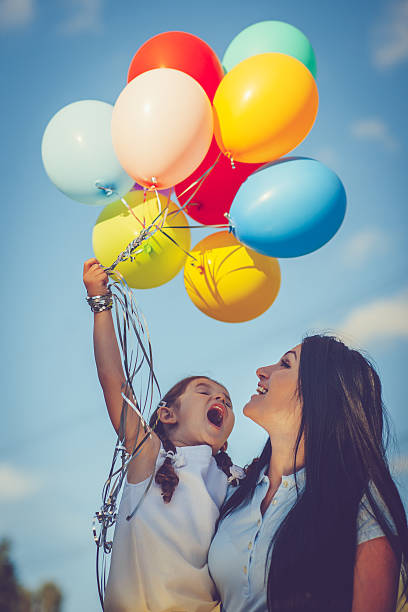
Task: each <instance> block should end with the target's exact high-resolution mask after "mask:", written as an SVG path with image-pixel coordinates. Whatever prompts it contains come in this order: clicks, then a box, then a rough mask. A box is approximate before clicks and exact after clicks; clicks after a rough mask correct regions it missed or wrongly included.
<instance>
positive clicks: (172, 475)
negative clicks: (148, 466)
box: [154, 430, 179, 504]
mask: <svg viewBox="0 0 408 612" xmlns="http://www.w3.org/2000/svg"><path fill="white" fill-rule="evenodd" d="M156 432H157V433H159V432H158V431H157V430H156ZM159 438H160V439H161V441H162V444H163V448H164V450H165V451H166V452H167V453H169V452H171V453H173V455H175V454H176V452H177V449H176V447H175V446H174V444H173V442H171V440H169V439H168V438H162V437H161V436H160V434H159ZM154 480H155V482H156V483H157V484H158V485H159V486H160V487H161V494H162V497H163V501H164V503H165V504H168V503H169V501H170V500H171V498H172V497H173V493H174V489H175V488H176V487H177V485H178V483H179V477H178V476H177V474H176V472H175V470H174V467H173V463H172V457H171V456H169V457H166V458H165V460H164V462H163V465H162V466H161V467H160V468H159V469H158V470H157V472H156V477H155V479H154Z"/></svg>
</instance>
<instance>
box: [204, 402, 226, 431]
mask: <svg viewBox="0 0 408 612" xmlns="http://www.w3.org/2000/svg"><path fill="white" fill-rule="evenodd" d="M207 419H208V420H209V421H210V423H211V424H212V425H215V427H218V429H219V428H220V427H222V423H223V421H224V409H223V408H222V407H221V406H218V405H215V406H211V408H210V409H209V411H208V412H207Z"/></svg>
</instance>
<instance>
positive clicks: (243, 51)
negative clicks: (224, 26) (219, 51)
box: [222, 21, 317, 78]
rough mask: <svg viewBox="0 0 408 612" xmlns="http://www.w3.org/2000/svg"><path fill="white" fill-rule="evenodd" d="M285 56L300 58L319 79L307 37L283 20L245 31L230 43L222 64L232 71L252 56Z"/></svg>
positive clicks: (267, 22) (261, 23)
mask: <svg viewBox="0 0 408 612" xmlns="http://www.w3.org/2000/svg"><path fill="white" fill-rule="evenodd" d="M261 53H284V54H285V55H291V56H292V57H295V58H296V59H298V60H299V61H300V62H302V64H304V65H305V66H306V68H308V69H309V70H310V72H311V73H312V75H313V76H314V77H315V78H316V71H317V69H316V56H315V53H314V51H313V47H312V45H311V44H310V42H309V40H308V39H307V38H306V36H305V35H304V34H303V32H301V31H300V30H298V29H297V28H295V27H294V26H292V25H290V24H289V23H285V22H283V21H260V22H259V23H254V24H253V25H251V26H249V27H248V28H245V30H242V32H240V33H239V34H238V35H237V36H236V37H235V38H234V39H233V40H232V42H231V43H230V44H229V46H228V48H227V50H226V52H225V54H224V57H223V60H222V65H223V67H224V70H225V72H229V71H230V70H232V68H234V66H236V65H237V64H239V63H240V62H242V61H243V60H244V59H247V58H248V57H251V56H252V55H259V54H261Z"/></svg>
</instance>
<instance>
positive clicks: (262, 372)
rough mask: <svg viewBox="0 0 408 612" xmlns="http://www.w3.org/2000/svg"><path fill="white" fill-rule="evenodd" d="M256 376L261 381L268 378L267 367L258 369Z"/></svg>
mask: <svg viewBox="0 0 408 612" xmlns="http://www.w3.org/2000/svg"><path fill="white" fill-rule="evenodd" d="M256 375H257V377H258V378H259V380H262V379H265V378H268V372H267V369H266V368H265V367H262V368H258V369H257V371H256Z"/></svg>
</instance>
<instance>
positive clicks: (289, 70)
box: [214, 53, 319, 163]
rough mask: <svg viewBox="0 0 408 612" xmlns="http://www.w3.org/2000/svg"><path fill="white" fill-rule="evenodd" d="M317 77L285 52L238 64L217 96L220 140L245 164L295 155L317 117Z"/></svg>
mask: <svg viewBox="0 0 408 612" xmlns="http://www.w3.org/2000/svg"><path fill="white" fill-rule="evenodd" d="M318 105H319V94H318V91H317V86H316V83H315V80H314V78H313V76H312V73H311V72H309V70H308V69H307V68H306V66H305V65H304V64H302V62H300V61H299V60H297V59H295V58H294V57H291V56H289V55H284V54H283V53H262V54H260V55H253V56H252V57H249V58H247V59H245V60H244V61H242V62H240V63H239V64H237V65H236V66H235V67H234V68H233V69H232V70H231V71H230V72H228V73H227V74H226V75H225V76H224V78H223V79H222V81H221V83H220V84H219V86H218V89H217V91H216V94H215V97H214V109H215V137H216V139H217V143H218V146H219V147H220V149H221V150H222V151H223V152H224V153H228V154H230V155H231V157H232V158H233V159H235V160H236V161H240V162H248V163H262V162H268V161H273V160H274V159H278V158H279V157H282V155H285V154H286V153H289V151H292V149H294V148H295V147H297V145H298V144H299V143H300V142H302V140H303V139H304V138H305V137H306V136H307V134H308V133H309V131H310V130H311V128H312V125H313V123H314V121H315V118H316V115H317V108H318Z"/></svg>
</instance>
